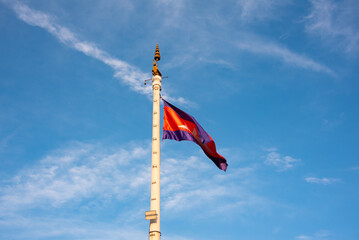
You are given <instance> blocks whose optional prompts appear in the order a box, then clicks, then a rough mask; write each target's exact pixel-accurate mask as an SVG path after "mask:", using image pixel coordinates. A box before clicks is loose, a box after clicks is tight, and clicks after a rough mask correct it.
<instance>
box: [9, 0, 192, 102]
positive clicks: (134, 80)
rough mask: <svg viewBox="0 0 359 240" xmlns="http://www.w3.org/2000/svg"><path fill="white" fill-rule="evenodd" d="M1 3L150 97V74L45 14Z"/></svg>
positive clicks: (179, 100)
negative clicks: (110, 69) (84, 38)
mask: <svg viewBox="0 0 359 240" xmlns="http://www.w3.org/2000/svg"><path fill="white" fill-rule="evenodd" d="M2 1H3V2H4V3H5V4H7V5H9V6H10V7H11V8H12V9H13V10H14V11H15V13H16V15H17V16H18V18H20V19H21V20H22V21H24V22H26V23H27V24H29V25H32V26H37V27H41V28H43V29H45V30H46V31H48V32H49V33H51V34H52V35H53V36H54V37H56V38H57V39H58V40H59V41H60V42H61V43H63V44H65V45H66V46H69V47H71V48H73V49H75V50H77V51H79V52H82V53H83V54H85V55H87V56H89V57H92V58H95V59H97V60H99V61H101V62H102V63H104V64H106V65H108V66H109V67H111V68H112V69H113V70H114V72H115V73H114V77H115V78H117V79H120V80H121V81H122V83H124V84H125V85H127V86H129V87H130V89H132V90H133V91H136V92H138V93H140V94H145V95H151V93H152V89H151V87H149V86H144V84H143V83H144V80H145V79H149V78H151V76H150V74H148V73H143V72H142V71H141V70H140V69H138V68H137V67H136V66H133V65H131V64H128V63H127V62H125V61H123V60H120V59H117V58H114V57H112V56H111V55H110V54H109V53H108V52H106V51H104V50H102V49H100V48H98V47H97V46H96V44H94V43H92V42H88V41H84V40H80V39H79V38H78V37H77V35H76V34H75V33H74V32H72V31H71V30H70V29H68V28H66V27H64V26H62V25H60V24H58V23H57V22H56V21H55V18H54V17H53V16H51V15H49V14H47V13H44V12H41V11H38V10H35V9H32V8H30V7H29V6H27V5H25V4H23V3H21V2H18V1H14V2H11V1H5V0H2ZM172 99H173V101H174V102H178V103H180V104H187V103H190V101H188V100H185V99H184V98H182V97H181V98H174V97H172Z"/></svg>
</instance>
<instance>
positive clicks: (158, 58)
mask: <svg viewBox="0 0 359 240" xmlns="http://www.w3.org/2000/svg"><path fill="white" fill-rule="evenodd" d="M160 59H161V55H160V49H159V48H158V43H157V46H156V52H155V60H156V62H158V61H159V60H160Z"/></svg>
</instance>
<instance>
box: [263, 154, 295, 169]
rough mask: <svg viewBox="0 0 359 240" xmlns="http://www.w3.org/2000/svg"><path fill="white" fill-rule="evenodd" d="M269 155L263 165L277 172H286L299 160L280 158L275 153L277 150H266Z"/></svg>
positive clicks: (288, 157)
mask: <svg viewBox="0 0 359 240" xmlns="http://www.w3.org/2000/svg"><path fill="white" fill-rule="evenodd" d="M267 151H269V153H268V154H267V156H266V160H265V161H264V163H265V164H266V165H270V166H274V167H276V168H277V170H278V171H279V172H282V171H287V170H289V169H291V168H293V167H294V166H295V165H297V164H298V163H299V162H300V161H301V160H300V159H296V158H293V157H291V156H282V155H281V154H280V153H278V152H277V149H274V148H271V149H268V150H267Z"/></svg>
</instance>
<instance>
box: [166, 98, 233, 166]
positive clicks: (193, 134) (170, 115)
mask: <svg viewBox="0 0 359 240" xmlns="http://www.w3.org/2000/svg"><path fill="white" fill-rule="evenodd" d="M162 100H163V103H164V117H163V136H162V139H173V140H176V141H183V140H187V141H192V142H194V143H196V144H198V145H199V146H200V147H201V148H202V150H203V152H204V153H205V154H206V155H207V157H208V158H210V159H211V160H212V161H213V162H214V164H216V166H217V167H218V168H219V169H221V170H223V171H226V169H227V166H228V164H227V161H226V159H225V158H224V157H222V156H221V155H220V154H218V153H217V150H216V144H215V143H214V141H213V139H212V138H211V136H209V135H208V133H207V132H206V131H205V130H204V129H203V128H202V127H201V125H199V123H198V122H197V121H196V119H195V118H194V117H192V116H191V115H189V114H187V113H185V112H183V111H182V110H181V109H178V108H176V107H175V106H173V105H172V104H170V103H169V102H167V101H165V100H164V99H163V98H162Z"/></svg>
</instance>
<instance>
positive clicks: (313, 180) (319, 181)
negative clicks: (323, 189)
mask: <svg viewBox="0 0 359 240" xmlns="http://www.w3.org/2000/svg"><path fill="white" fill-rule="evenodd" d="M304 180H305V181H306V182H308V183H315V184H320V185H330V184H333V183H336V182H338V181H339V179H337V178H326V177H323V178H317V177H306V178H304Z"/></svg>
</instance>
